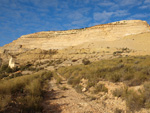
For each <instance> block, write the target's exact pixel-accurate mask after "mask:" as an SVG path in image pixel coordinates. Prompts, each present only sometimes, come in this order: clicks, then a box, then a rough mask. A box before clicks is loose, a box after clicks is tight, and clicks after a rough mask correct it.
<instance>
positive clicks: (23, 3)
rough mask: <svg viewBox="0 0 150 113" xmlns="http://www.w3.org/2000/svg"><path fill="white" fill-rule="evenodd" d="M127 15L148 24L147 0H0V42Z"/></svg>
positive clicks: (89, 24)
mask: <svg viewBox="0 0 150 113" xmlns="http://www.w3.org/2000/svg"><path fill="white" fill-rule="evenodd" d="M131 19H138V20H139V19H140V20H145V21H147V22H148V23H149V24H150V0H0V46H3V45H4V44H7V43H10V42H12V41H13V40H16V39H17V38H19V37H20V36H21V35H25V34H30V33H34V32H40V31H51V30H68V29H76V28H84V27H89V26H93V25H97V24H104V23H110V22H114V21H119V20H131Z"/></svg>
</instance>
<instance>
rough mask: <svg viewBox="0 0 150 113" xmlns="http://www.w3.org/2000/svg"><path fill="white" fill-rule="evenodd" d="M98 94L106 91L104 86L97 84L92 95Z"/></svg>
mask: <svg viewBox="0 0 150 113" xmlns="http://www.w3.org/2000/svg"><path fill="white" fill-rule="evenodd" d="M99 92H108V89H107V88H106V87H105V85H104V84H98V85H96V87H95V90H94V93H99Z"/></svg>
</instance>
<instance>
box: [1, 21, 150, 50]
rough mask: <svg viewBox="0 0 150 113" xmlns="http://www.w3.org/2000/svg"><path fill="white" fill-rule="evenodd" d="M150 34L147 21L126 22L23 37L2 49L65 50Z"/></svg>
mask: <svg viewBox="0 0 150 113" xmlns="http://www.w3.org/2000/svg"><path fill="white" fill-rule="evenodd" d="M143 32H150V27H149V25H148V24H147V22H146V21H141V20H124V21H119V22H113V23H109V24H102V25H96V26H93V27H89V28H85V29H77V30H68V31H46V32H38V33H33V34H28V35H24V36H21V37H20V38H19V39H17V40H15V41H13V42H12V43H10V44H7V45H5V46H4V47H2V48H0V49H1V52H5V50H9V51H12V52H13V51H14V52H16V51H17V52H19V51H22V50H28V49H34V48H40V49H44V50H48V49H63V48H67V47H69V46H77V45H79V44H83V43H85V42H93V41H95V42H97V41H114V40H118V39H121V38H123V37H124V36H127V35H132V34H139V33H143Z"/></svg>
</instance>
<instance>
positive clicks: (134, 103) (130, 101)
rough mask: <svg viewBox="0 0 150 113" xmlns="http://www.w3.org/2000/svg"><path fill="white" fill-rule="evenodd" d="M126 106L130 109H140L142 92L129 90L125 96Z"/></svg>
mask: <svg viewBox="0 0 150 113" xmlns="http://www.w3.org/2000/svg"><path fill="white" fill-rule="evenodd" d="M125 100H126V106H127V107H128V108H129V109H130V110H131V111H135V110H140V109H141V108H142V107H144V97H143V95H142V94H138V93H137V92H135V91H133V90H129V91H128V94H127V95H126V97H125Z"/></svg>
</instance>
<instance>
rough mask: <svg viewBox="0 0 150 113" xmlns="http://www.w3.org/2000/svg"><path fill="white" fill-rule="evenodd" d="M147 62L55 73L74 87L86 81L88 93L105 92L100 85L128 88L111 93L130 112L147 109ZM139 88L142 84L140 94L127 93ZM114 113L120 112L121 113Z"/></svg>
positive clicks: (98, 64) (106, 63)
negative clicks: (92, 88) (89, 91)
mask: <svg viewBox="0 0 150 113" xmlns="http://www.w3.org/2000/svg"><path fill="white" fill-rule="evenodd" d="M125 50H126V49H125ZM149 61H150V56H138V57H134V56H133V57H124V58H115V59H112V60H102V61H99V62H95V63H90V64H89V65H83V64H82V65H77V66H71V67H67V68H66V67H62V68H60V69H58V72H59V73H60V74H61V75H63V76H64V77H65V78H66V79H67V80H68V83H69V84H71V85H72V86H73V87H75V86H76V85H79V84H80V83H81V80H82V79H85V80H87V82H86V83H87V84H86V86H87V89H89V88H91V87H94V89H95V90H94V92H95V93H98V92H101V91H102V92H107V91H108V89H107V88H106V87H105V85H104V84H100V85H99V84H98V83H99V82H100V81H111V82H114V83H116V82H123V83H124V84H126V86H127V87H124V88H121V89H116V90H115V91H113V92H112V93H113V95H114V96H117V97H120V98H122V99H123V100H125V101H126V105H127V107H128V108H129V110H130V111H135V110H140V109H141V108H150V98H149V96H148V95H150V88H149V86H150V84H149V80H150V76H149V75H150V68H149V65H150V62H149ZM135 62H138V63H135ZM145 82H146V83H145ZM141 84H144V87H143V90H140V91H134V90H133V89H130V86H138V85H141ZM80 87H82V86H80ZM79 89H80V88H79ZM116 112H120V110H117V111H116Z"/></svg>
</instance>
